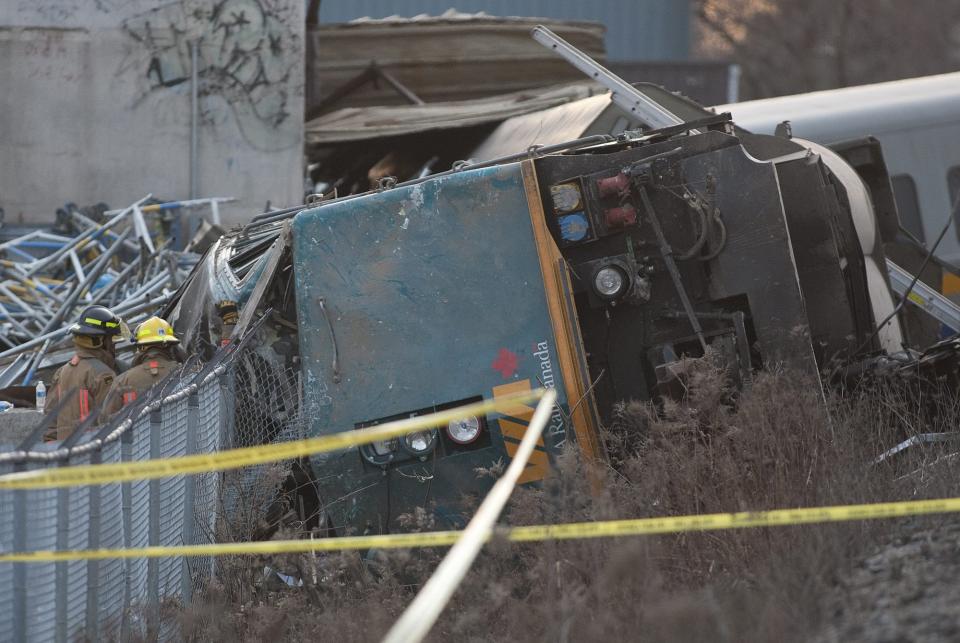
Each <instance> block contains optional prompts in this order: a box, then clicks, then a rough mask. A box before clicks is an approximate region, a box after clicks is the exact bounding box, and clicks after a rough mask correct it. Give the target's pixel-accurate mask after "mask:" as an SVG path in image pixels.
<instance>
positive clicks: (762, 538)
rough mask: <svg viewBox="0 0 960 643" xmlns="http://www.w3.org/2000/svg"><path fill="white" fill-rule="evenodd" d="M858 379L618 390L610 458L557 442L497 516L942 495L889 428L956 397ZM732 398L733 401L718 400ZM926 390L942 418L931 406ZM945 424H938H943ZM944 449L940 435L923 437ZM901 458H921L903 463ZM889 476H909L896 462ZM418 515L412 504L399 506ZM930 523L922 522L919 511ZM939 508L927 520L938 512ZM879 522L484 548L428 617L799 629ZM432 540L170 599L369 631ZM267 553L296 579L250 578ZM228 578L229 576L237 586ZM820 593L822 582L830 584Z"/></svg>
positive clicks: (271, 634) (550, 518)
mask: <svg viewBox="0 0 960 643" xmlns="http://www.w3.org/2000/svg"><path fill="white" fill-rule="evenodd" d="M898 390H900V389H893V388H891V387H885V388H878V387H873V388H869V389H868V388H866V387H864V388H863V389H861V390H860V391H859V392H857V393H853V394H849V395H848V396H847V397H846V399H839V398H830V399H828V400H827V403H826V404H824V403H823V402H822V398H821V397H820V396H819V389H818V387H817V386H815V385H814V384H813V383H812V382H810V381H808V380H805V379H804V378H802V377H799V376H796V375H794V374H790V373H763V374H760V375H758V376H757V377H756V378H755V379H754V381H753V383H752V384H751V385H750V387H749V388H748V389H747V390H746V391H744V392H743V393H741V394H739V395H735V393H734V392H733V391H732V390H730V389H729V388H728V387H727V385H726V383H725V379H724V377H723V374H722V373H721V372H720V371H719V370H717V369H715V368H713V367H711V366H710V365H709V364H703V365H701V366H700V367H698V368H694V369H692V370H691V373H690V376H689V379H688V382H687V393H686V396H685V398H684V399H683V400H682V401H680V402H672V403H668V404H665V405H663V406H662V407H661V408H659V409H656V408H654V407H652V406H651V405H647V404H640V403H629V404H626V405H624V406H623V408H621V409H618V413H617V416H618V419H617V421H616V422H615V423H614V426H612V427H611V428H610V430H609V432H608V435H607V436H606V437H607V442H608V445H609V446H611V448H612V450H613V451H614V453H613V459H612V465H611V466H609V467H604V468H603V469H602V470H601V471H599V472H597V473H596V475H598V476H599V477H600V479H601V481H602V485H601V486H602V491H600V492H599V494H594V493H591V490H590V484H589V483H588V482H587V476H586V475H585V471H584V465H583V463H581V462H580V461H579V460H578V459H577V458H576V457H575V456H573V455H568V456H565V457H564V458H562V459H561V461H560V462H559V463H558V469H559V474H560V475H557V476H554V477H553V478H552V479H551V480H550V481H548V483H547V484H545V485H544V487H543V488H542V489H519V490H517V492H516V493H515V496H514V498H513V500H512V503H511V506H510V510H509V515H508V516H507V517H506V522H509V523H511V524H535V523H549V522H564V521H571V520H603V519H611V518H628V517H638V516H666V515H680V514H691V513H712V512H724V511H739V510H746V509H770V508H778V507H799V506H815V505H827V504H844V503H859V502H872V501H880V500H893V499H913V498H916V497H935V496H939V495H944V494H956V492H957V489H956V487H957V485H956V483H955V482H954V480H956V479H957V476H956V475H955V473H956V471H955V470H953V469H952V467H954V466H956V465H955V464H953V462H954V461H955V460H956V459H950V460H948V461H943V460H941V461H940V463H939V464H936V465H933V466H929V465H930V461H932V460H933V459H935V458H936V457H937V455H938V454H937V453H935V452H932V451H931V450H929V449H928V450H920V449H916V450H913V451H912V452H910V453H908V454H906V455H905V456H902V457H900V458H898V459H897V460H896V461H894V462H891V463H884V464H882V465H874V464H872V460H873V458H874V457H875V456H876V455H877V454H878V453H880V452H881V451H883V450H884V449H886V448H888V447H890V446H892V445H893V444H896V443H897V442H898V441H899V440H901V439H903V438H904V437H905V436H907V435H909V434H911V433H916V432H923V431H931V430H942V429H943V428H944V427H952V426H956V419H957V415H958V414H957V408H956V401H955V398H954V397H953V396H945V397H944V398H943V399H940V400H935V401H931V400H930V399H926V398H925V399H924V401H923V402H922V403H917V402H915V401H908V399H912V398H910V397H909V396H906V395H905V394H903V393H902V392H898ZM735 398H737V399H735ZM931 406H936V407H937V408H938V409H939V415H937V417H936V419H935V420H931V416H930V409H931ZM941 425H942V426H941ZM940 454H942V452H940ZM911 471H920V473H913V474H911V473H910V472H911ZM905 474H906V475H905ZM411 520H412V522H413V523H414V524H413V526H414V527H417V526H420V527H422V528H429V517H428V515H427V514H422V515H420V516H413V517H411ZM928 520H934V521H935V520H937V519H928ZM940 520H942V519H940ZM897 528H898V524H897V523H896V522H891V521H878V522H870V523H846V524H835V525H811V526H802V527H784V528H776V529H751V530H736V531H726V532H713V533H694V534H682V535H670V536H658V537H649V538H629V539H628V538H624V539H603V540H594V541H578V542H562V543H555V542H547V543H538V544H530V545H522V546H521V545H510V544H508V543H502V542H495V543H492V544H491V545H490V546H488V547H487V548H486V550H485V551H484V552H483V553H482V554H481V557H480V559H478V561H477V563H476V564H475V566H474V569H473V570H472V571H471V573H470V575H469V576H468V578H467V580H466V581H465V582H464V584H463V586H462V588H461V589H460V591H458V593H457V595H456V596H455V597H454V600H453V602H452V603H451V605H450V606H449V607H448V608H447V609H446V610H445V612H444V614H443V615H442V617H441V620H440V621H439V622H438V624H437V626H436V627H435V628H434V630H433V632H432V638H433V640H438V641H440V640H458V641H500V640H525V641H538V640H550V641H602V640H607V641H613V640H643V641H758V640H777V641H800V640H809V639H810V638H811V637H813V636H816V635H817V633H818V632H820V631H821V630H822V628H823V626H824V624H825V623H827V622H828V621H829V619H830V618H831V615H832V608H831V607H830V605H831V602H832V601H835V600H836V596H837V588H838V587H842V580H843V578H844V576H845V575H846V574H847V573H848V572H849V570H850V569H851V567H852V566H853V565H855V563H856V561H857V560H858V559H860V558H861V557H862V556H863V555H864V554H865V553H866V552H867V551H869V550H870V548H871V547H873V546H874V544H875V543H877V542H879V541H881V540H882V539H883V538H885V537H887V536H888V535H889V534H890V533H891V532H892V531H895V530H896V529H897ZM443 553H444V552H443V551H436V550H418V551H404V552H389V553H384V552H380V553H372V554H370V555H369V556H368V559H367V560H366V561H365V562H361V560H360V558H359V556H357V555H356V554H342V555H335V556H299V557H285V558H283V559H279V560H271V561H269V563H266V562H265V561H263V560H245V561H244V562H243V563H242V564H241V565H240V567H241V568H242V569H243V570H246V572H243V571H242V570H241V571H237V569H236V565H235V566H234V568H232V570H233V571H231V574H233V575H234V576H233V578H232V579H230V578H228V579H225V580H221V581H219V582H218V584H215V585H213V586H211V587H210V588H209V589H208V590H207V591H206V592H205V594H204V596H203V597H202V598H201V599H200V600H198V601H196V603H195V605H194V606H193V607H192V608H191V609H189V610H187V611H185V612H182V613H181V614H180V615H179V616H178V618H179V619H180V622H181V625H182V627H183V630H182V631H183V632H184V633H185V635H186V636H187V637H188V638H190V639H192V640H210V639H217V640H222V639H235V640H249V641H255V640H264V639H271V640H273V641H280V640H291V641H292V640H303V639H308V638H310V639H331V638H332V639H335V640H337V641H339V642H342V643H346V642H349V641H368V640H377V639H379V638H380V637H381V636H382V634H383V633H384V632H385V631H386V630H387V628H388V627H389V625H390V624H391V623H392V622H393V621H394V620H395V619H396V617H397V616H398V615H399V614H400V613H401V612H402V610H403V608H404V607H405V606H406V605H407V604H408V603H409V601H410V599H411V598H412V596H413V594H414V592H415V591H416V589H417V588H418V587H419V585H420V584H421V583H422V582H423V581H424V580H425V579H426V578H427V577H428V576H429V574H430V573H431V572H432V570H433V569H434V568H435V566H436V564H437V562H438V560H439V559H440V557H441V556H442V555H443ZM265 564H271V565H273V566H274V567H277V568H282V569H285V570H291V571H294V572H295V573H296V574H298V575H299V576H301V577H302V578H303V579H304V586H303V587H302V588H287V587H280V588H278V587H277V586H276V584H271V583H270V582H264V583H260V582H256V581H253V580H251V578H252V577H253V576H256V573H251V570H255V571H256V572H257V573H258V572H259V571H262V569H263V567H264V565H265ZM237 578H243V579H244V580H245V583H246V590H245V591H240V592H238V591H237V590H236V588H235V586H236V584H237ZM828 597H832V598H831V599H830V600H828Z"/></svg>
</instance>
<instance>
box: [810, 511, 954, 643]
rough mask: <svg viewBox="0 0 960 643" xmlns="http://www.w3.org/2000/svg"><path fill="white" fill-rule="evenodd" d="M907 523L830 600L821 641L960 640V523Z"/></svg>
mask: <svg viewBox="0 0 960 643" xmlns="http://www.w3.org/2000/svg"><path fill="white" fill-rule="evenodd" d="M940 522H941V524H939V525H937V526H935V527H931V526H930V521H925V522H924V524H922V525H921V524H918V523H917V522H909V523H905V524H904V525H903V526H902V528H899V529H897V530H895V531H894V536H893V537H892V538H891V539H890V540H889V542H888V543H885V544H884V545H882V546H881V547H878V548H877V549H876V550H875V551H874V552H873V553H872V554H871V555H870V556H868V557H867V558H865V559H864V560H862V561H861V562H860V563H859V564H858V565H857V566H856V567H855V568H854V569H853V571H852V573H851V574H850V576H849V577H848V579H847V580H846V581H845V582H844V583H843V586H842V587H839V588H838V589H837V591H836V593H835V595H834V596H833V597H831V599H830V600H832V601H834V602H835V603H836V611H835V612H834V614H833V616H832V618H831V619H830V624H829V626H828V628H827V629H826V631H825V633H824V636H823V637H821V638H820V639H819V641H820V643H839V642H840V641H844V642H849V641H870V642H876V643H926V642H932V641H960V521H958V520H955V519H954V520H953V521H952V522H951V521H948V520H943V521H940Z"/></svg>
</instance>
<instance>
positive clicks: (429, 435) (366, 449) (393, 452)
mask: <svg viewBox="0 0 960 643" xmlns="http://www.w3.org/2000/svg"><path fill="white" fill-rule="evenodd" d="M482 429H483V423H482V422H481V421H480V418H478V417H476V416H471V417H466V418H460V419H458V420H451V421H450V422H449V423H448V424H447V428H446V432H447V437H448V438H450V440H451V441H452V442H453V443H454V444H460V445H464V444H471V443H473V442H475V441H476V440H477V438H479V437H480V433H481V430H482ZM438 438H439V433H438V432H437V430H436V429H425V430H423V431H414V432H413V433H408V434H407V435H404V436H402V437H399V438H391V439H389V440H381V441H379V442H373V443H371V444H368V445H365V446H362V447H360V454H361V455H362V456H363V458H364V459H365V460H366V461H367V462H369V463H371V464H374V465H377V466H386V465H388V464H390V463H391V462H393V461H394V460H396V459H398V457H399V458H400V459H404V458H403V456H404V455H407V456H413V457H415V458H419V459H421V460H426V459H427V458H428V457H429V456H430V454H431V453H432V452H433V451H434V450H435V449H436V448H437V443H438V442H439V440H438Z"/></svg>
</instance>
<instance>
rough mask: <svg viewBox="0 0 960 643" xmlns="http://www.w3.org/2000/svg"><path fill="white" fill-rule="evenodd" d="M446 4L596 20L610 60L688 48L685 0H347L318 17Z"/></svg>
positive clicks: (438, 8) (673, 55)
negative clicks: (604, 32)
mask: <svg viewBox="0 0 960 643" xmlns="http://www.w3.org/2000/svg"><path fill="white" fill-rule="evenodd" d="M451 6H453V7H455V8H456V9H457V10H458V11H461V12H465V13H475V12H478V11H484V12H486V13H488V14H490V15H493V16H534V17H544V18H554V19H558V20H588V21H596V22H600V23H602V24H603V25H605V26H606V28H607V56H608V58H609V59H610V60H682V59H685V58H687V57H688V56H689V52H690V3H689V0H603V2H585V1H584V0H458V1H456V2H455V1H454V0H352V1H351V2H324V3H322V4H321V8H320V21H321V22H324V23H331V22H349V21H350V20H354V19H357V18H361V17H367V16H368V17H371V18H386V17H388V16H395V15H399V16H405V17H412V16H415V15H418V14H428V15H433V16H439V15H441V14H442V13H444V12H445V11H447V10H448V9H450V8H451Z"/></svg>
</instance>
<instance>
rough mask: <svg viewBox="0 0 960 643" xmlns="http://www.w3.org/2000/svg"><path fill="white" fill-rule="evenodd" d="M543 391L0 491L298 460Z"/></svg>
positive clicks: (25, 480)
mask: <svg viewBox="0 0 960 643" xmlns="http://www.w3.org/2000/svg"><path fill="white" fill-rule="evenodd" d="M542 396H543V390H542V389H537V390H534V391H527V392H523V393H518V394H516V395H506V396H503V397H497V398H494V399H490V400H484V401H482V402H476V403H474V404H468V405H466V406H461V407H458V408H455V409H448V410H445V411H439V412H437V413H431V414H430V415H421V416H419V417H413V418H407V419H403V420H397V421H395V422H387V423H384V424H381V425H379V426H373V427H370V428H366V429H358V430H354V431H345V432H343V433H335V434H333V435H325V436H322V437H317V438H309V439H306V440H296V441H292V442H279V443H277V444H265V445H260V446H254V447H244V448H240V449H230V450H227V451H219V452H216V453H209V454H195V455H187V456H182V457H179V458H164V459H157V460H141V461H137V462H118V463H109V464H88V465H80V466H74V467H62V468H56V469H37V470H33V471H22V472H17V473H10V474H7V475H5V476H0V489H49V488H53V487H77V486H81V485H100V484H109V483H114V482H129V481H131V480H151V479H154V478H165V477H168V476H176V475H185V474H194V473H206V472H209V471H225V470H227V469H238V468H240V467H248V466H251V465H255V464H265V463H268V462H278V461H280V460H289V459H291V458H300V457H304V456H308V455H312V454H315V453H325V452H328V451H338V450H340V449H349V448H352V447H358V446H360V445H363V444H370V443H371V442H380V441H381V440H389V439H391V438H396V437H399V436H401V435H406V434H408V433H415V432H416V431H422V430H424V429H429V428H432V427H436V426H442V425H444V424H447V423H448V422H450V421H451V420H457V419H460V418H465V417H470V416H473V415H486V414H488V413H495V412H499V411H501V410H504V409H509V408H511V407H513V406H516V405H517V404H523V403H526V402H531V401H534V400H538V399H540V398H541V397H542Z"/></svg>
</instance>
